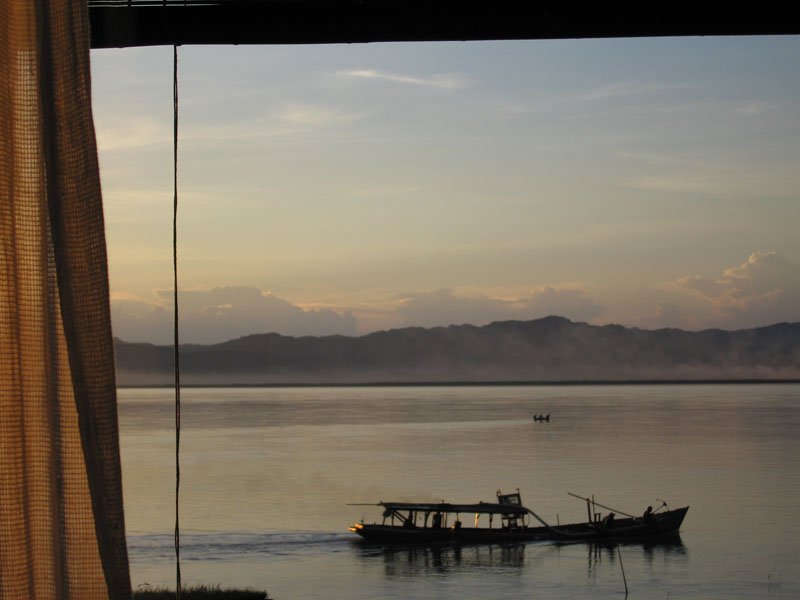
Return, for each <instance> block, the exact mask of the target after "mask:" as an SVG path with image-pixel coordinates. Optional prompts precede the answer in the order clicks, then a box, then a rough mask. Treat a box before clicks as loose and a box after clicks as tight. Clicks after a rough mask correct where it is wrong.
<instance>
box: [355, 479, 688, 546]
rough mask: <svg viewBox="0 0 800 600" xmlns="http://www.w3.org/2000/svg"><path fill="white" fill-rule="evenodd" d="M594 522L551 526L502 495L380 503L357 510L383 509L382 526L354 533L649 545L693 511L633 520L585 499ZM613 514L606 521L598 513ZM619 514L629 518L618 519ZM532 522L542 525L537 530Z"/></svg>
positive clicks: (396, 538) (392, 538) (388, 538)
mask: <svg viewBox="0 0 800 600" xmlns="http://www.w3.org/2000/svg"><path fill="white" fill-rule="evenodd" d="M570 495H571V496H575V497H576V498H580V499H581V500H585V501H586V507H587V511H588V513H589V519H588V521H586V522H584V523H571V524H567V525H561V524H560V523H559V524H557V525H551V524H549V523H547V522H545V521H544V519H542V518H541V517H540V516H539V515H537V514H536V513H535V512H533V511H532V510H531V509H529V508H526V507H525V506H523V505H522V498H521V497H520V493H519V491H517V492H516V493H513V494H502V493H501V492H500V491H499V490H498V492H497V502H478V503H476V504H450V503H448V502H438V503H427V502H383V501H381V502H378V503H376V504H358V505H351V506H380V507H382V508H383V518H382V521H381V523H364V521H363V520H362V521H361V522H360V523H356V524H354V525H352V526H351V527H349V528H348V530H349V531H351V532H352V533H356V534H358V535H360V536H361V537H362V538H364V539H365V540H367V541H368V542H378V543H383V544H394V543H402V544H406V543H422V544H436V543H467V544H470V543H508V542H520V541H535V540H551V541H614V540H618V539H624V540H644V539H649V538H656V537H659V536H663V535H667V534H674V533H676V532H677V531H678V529H679V528H680V526H681V523H683V519H684V517H685V516H686V512H687V511H688V510H689V507H688V506H686V507H684V508H676V509H672V510H670V509H669V507H668V506H667V504H666V502H663V501H662V505H661V506H660V507H659V508H658V509H656V510H655V511H652V510H650V508H649V507H648V511H647V512H646V513H645V514H644V515H643V516H641V517H636V516H633V515H629V514H627V513H624V512H622V511H618V510H614V509H611V508H609V507H607V506H605V505H602V504H600V503H598V502H595V501H594V499H593V498H584V497H582V496H578V495H576V494H572V493H571V492H570ZM598 507H600V508H605V509H607V510H609V511H611V512H609V513H608V514H607V515H605V516H603V515H602V513H600V512H598V511H597V508H598ZM617 514H620V515H623V517H622V518H617ZM461 515H470V516H472V515H474V526H472V527H466V526H464V524H463V523H462V521H461ZM531 519H533V520H535V521H536V522H538V524H537V525H535V526H531Z"/></svg>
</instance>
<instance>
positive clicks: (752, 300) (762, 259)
mask: <svg viewBox="0 0 800 600" xmlns="http://www.w3.org/2000/svg"><path fill="white" fill-rule="evenodd" d="M676 285H677V288H678V289H679V290H682V291H684V292H686V293H689V294H692V295H694V296H696V297H699V298H701V299H703V300H704V301H705V302H706V303H707V304H708V306H709V307H710V308H711V309H712V310H713V312H714V314H715V315H716V319H717V322H718V325H719V326H721V327H737V328H738V327H757V326H761V325H769V324H772V323H778V322H782V321H788V322H794V321H797V320H799V319H800V266H798V265H796V264H794V263H792V262H790V261H789V260H788V259H787V258H786V257H784V256H782V255H781V254H779V253H777V252H753V253H752V254H751V255H750V256H749V258H748V259H747V260H746V261H745V262H743V263H742V264H740V265H739V266H737V267H730V268H728V269H725V271H724V272H723V274H722V276H721V277H718V278H711V277H703V276H700V275H694V276H689V277H683V278H681V279H679V280H678V281H677V282H676Z"/></svg>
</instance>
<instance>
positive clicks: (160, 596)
mask: <svg viewBox="0 0 800 600" xmlns="http://www.w3.org/2000/svg"><path fill="white" fill-rule="evenodd" d="M133 600H175V590H171V589H169V588H162V587H150V586H149V585H144V586H139V588H138V589H137V590H136V591H134V592H133ZM181 600H269V596H268V595H267V592H264V591H261V590H252V589H249V588H227V589H223V588H221V587H219V586H208V585H198V586H194V587H188V588H183V589H181Z"/></svg>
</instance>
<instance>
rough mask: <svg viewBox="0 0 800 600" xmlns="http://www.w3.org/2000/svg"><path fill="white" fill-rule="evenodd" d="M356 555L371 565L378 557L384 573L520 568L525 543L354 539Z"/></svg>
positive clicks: (395, 574)
mask: <svg viewBox="0 0 800 600" xmlns="http://www.w3.org/2000/svg"><path fill="white" fill-rule="evenodd" d="M355 546H356V552H357V555H358V558H359V559H361V560H362V561H364V562H365V563H367V564H368V565H370V566H374V565H376V564H377V563H378V561H381V562H382V563H383V571H384V575H386V577H413V576H418V575H444V574H448V573H452V572H455V571H465V570H466V571H472V572H475V571H480V570H485V569H492V570H496V569H503V570H508V571H513V570H519V569H521V568H522V567H523V565H524V563H525V550H526V546H527V544H502V545H500V544H490V545H486V544H481V545H475V546H471V545H440V546H437V545H431V546H371V545H366V544H362V543H358V542H356V544H355Z"/></svg>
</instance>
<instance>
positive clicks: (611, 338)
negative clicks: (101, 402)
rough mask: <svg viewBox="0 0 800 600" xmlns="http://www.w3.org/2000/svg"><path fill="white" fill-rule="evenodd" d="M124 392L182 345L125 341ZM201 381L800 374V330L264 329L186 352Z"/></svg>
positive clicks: (541, 325) (168, 378) (193, 377)
mask: <svg viewBox="0 0 800 600" xmlns="http://www.w3.org/2000/svg"><path fill="white" fill-rule="evenodd" d="M115 354H116V364H117V381H118V384H119V385H162V384H170V383H171V382H172V381H173V372H174V362H173V361H174V358H173V356H174V352H173V347H172V346H157V345H153V344H145V343H129V342H125V341H122V340H119V339H115ZM180 368H181V381H182V383H184V384H189V385H191V384H194V385H233V384H243V385H247V384H250V385H255V384H304V383H306V384H324V383H330V384H343V383H354V384H364V383H412V382H413V383H444V382H464V383H466V382H534V381H535V382H548V381H550V382H570V381H572V382H574V381H652V380H727V379H730V380H741V379H797V378H800V323H779V324H776V325H770V326H768V327H759V328H754V329H742V330H736V331H725V330H720V329H709V330H704V331H683V330H680V329H658V330H643V329H637V328H629V327H623V326H621V325H603V326H596V325H589V324H587V323H576V322H572V321H570V320H568V319H565V318H562V317H546V318H543V319H537V320H533V321H500V322H494V323H490V324H488V325H484V326H474V325H451V326H449V327H433V328H427V329H426V328H421V327H407V328H402V329H392V330H388V331H378V332H375V333H370V334H367V335H363V336H359V337H348V336H341V335H334V336H323V337H312V336H306V337H290V336H283V335H279V334H277V333H266V334H255V335H249V336H245V337H241V338H239V339H235V340H230V341H228V342H223V343H220V344H211V345H196V344H182V345H181V346H180Z"/></svg>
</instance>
